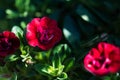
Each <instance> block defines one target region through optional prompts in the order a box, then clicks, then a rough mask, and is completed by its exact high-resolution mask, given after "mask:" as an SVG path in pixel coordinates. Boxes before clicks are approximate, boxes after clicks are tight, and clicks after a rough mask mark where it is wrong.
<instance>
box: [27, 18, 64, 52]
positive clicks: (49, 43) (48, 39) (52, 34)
mask: <svg viewBox="0 0 120 80" xmlns="http://www.w3.org/2000/svg"><path fill="white" fill-rule="evenodd" d="M61 36H62V32H61V30H60V29H59V28H58V27H57V22H56V21H55V20H52V19H50V18H48V17H43V18H41V19H40V18H34V19H33V20H32V21H31V22H30V23H29V24H28V25H27V33H26V39H27V41H28V44H29V45H31V46H33V47H36V46H37V47H39V48H40V49H42V50H48V49H50V48H52V47H53V46H54V45H55V44H56V43H57V42H59V41H60V39H61Z"/></svg>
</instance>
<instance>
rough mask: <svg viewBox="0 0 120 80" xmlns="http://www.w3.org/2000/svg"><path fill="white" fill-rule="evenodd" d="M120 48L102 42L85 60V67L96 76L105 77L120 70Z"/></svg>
mask: <svg viewBox="0 0 120 80" xmlns="http://www.w3.org/2000/svg"><path fill="white" fill-rule="evenodd" d="M119 58H120V48H119V47H116V46H114V45H112V44H109V43H105V42H100V43H99V44H98V46H97V47H95V48H92V50H90V51H89V53H88V54H87V55H86V56H85V58H84V67H85V69H87V70H88V71H89V72H91V73H93V74H94V75H98V76H103V75H107V74H108V73H115V72H117V71H118V70H119V69H120V59H119Z"/></svg>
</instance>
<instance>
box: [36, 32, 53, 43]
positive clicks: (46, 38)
mask: <svg viewBox="0 0 120 80" xmlns="http://www.w3.org/2000/svg"><path fill="white" fill-rule="evenodd" d="M38 38H39V41H40V43H42V44H48V43H49V42H50V41H51V40H52V39H53V38H54V35H53V34H50V33H49V32H48V31H47V30H44V31H43V32H42V34H38Z"/></svg>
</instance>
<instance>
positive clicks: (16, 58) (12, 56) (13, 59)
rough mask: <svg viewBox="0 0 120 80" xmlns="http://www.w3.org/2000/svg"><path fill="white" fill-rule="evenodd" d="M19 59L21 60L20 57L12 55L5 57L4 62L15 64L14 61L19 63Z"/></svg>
mask: <svg viewBox="0 0 120 80" xmlns="http://www.w3.org/2000/svg"><path fill="white" fill-rule="evenodd" d="M18 59H20V57H19V56H17V55H15V54H12V55H9V56H7V57H5V59H4V61H5V62H13V61H17V60H18Z"/></svg>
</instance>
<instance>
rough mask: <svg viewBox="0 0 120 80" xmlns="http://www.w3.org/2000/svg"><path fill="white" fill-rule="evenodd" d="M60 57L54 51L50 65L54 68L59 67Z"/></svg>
mask: <svg viewBox="0 0 120 80" xmlns="http://www.w3.org/2000/svg"><path fill="white" fill-rule="evenodd" d="M61 65H62V64H61V59H60V56H59V55H58V54H57V53H56V54H54V55H53V57H52V66H53V67H54V68H59V67H60V66H61Z"/></svg>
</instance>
